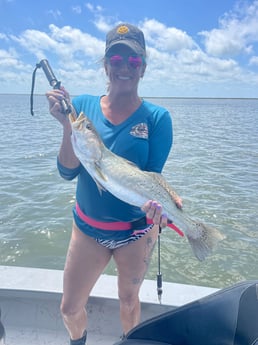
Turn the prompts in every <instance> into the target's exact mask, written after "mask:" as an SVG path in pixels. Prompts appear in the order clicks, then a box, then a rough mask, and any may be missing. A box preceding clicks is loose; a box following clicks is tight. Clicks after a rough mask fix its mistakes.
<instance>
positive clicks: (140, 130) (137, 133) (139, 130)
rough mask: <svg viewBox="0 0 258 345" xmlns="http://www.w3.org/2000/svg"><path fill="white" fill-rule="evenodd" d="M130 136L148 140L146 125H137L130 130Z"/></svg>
mask: <svg viewBox="0 0 258 345" xmlns="http://www.w3.org/2000/svg"><path fill="white" fill-rule="evenodd" d="M130 134H131V135H132V136H133V137H136V138H142V139H148V138H149V130H148V126H147V124H146V123H143V122H141V123H138V124H137V125H135V126H133V127H132V128H131V130H130Z"/></svg>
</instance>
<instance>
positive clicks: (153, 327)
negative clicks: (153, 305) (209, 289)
mask: <svg viewBox="0 0 258 345" xmlns="http://www.w3.org/2000/svg"><path fill="white" fill-rule="evenodd" d="M147 344H149V345H167V344H170V345H258V280H257V281H246V282H242V283H238V284H235V285H233V286H231V287H228V288H225V289H222V290H220V291H218V292H216V293H214V294H212V295H209V296H207V297H204V298H202V299H200V300H197V301H194V302H191V303H188V304H186V305H184V306H181V307H179V308H176V309H173V310H171V311H169V312H166V313H164V314H162V315H159V316H156V317H154V318H152V319H150V320H147V321H145V322H143V323H141V324H140V325H138V326H137V327H135V328H134V329H132V330H131V331H130V332H129V333H128V335H127V337H126V339H124V340H123V341H121V342H120V343H119V345H147Z"/></svg>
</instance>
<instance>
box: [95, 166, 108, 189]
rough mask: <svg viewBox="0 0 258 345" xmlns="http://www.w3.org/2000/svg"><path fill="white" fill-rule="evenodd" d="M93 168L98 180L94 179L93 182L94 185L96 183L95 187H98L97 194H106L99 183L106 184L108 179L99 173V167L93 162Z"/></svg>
mask: <svg viewBox="0 0 258 345" xmlns="http://www.w3.org/2000/svg"><path fill="white" fill-rule="evenodd" d="M94 167H95V171H96V173H97V175H98V179H94V181H95V183H96V185H97V187H98V190H99V192H100V194H101V193H102V191H104V192H106V188H105V187H104V186H103V185H102V184H101V181H103V182H104V181H105V182H107V181H108V178H107V176H105V175H104V174H103V172H102V171H101V168H100V165H99V164H98V162H95V163H94Z"/></svg>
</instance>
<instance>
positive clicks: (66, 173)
mask: <svg viewBox="0 0 258 345" xmlns="http://www.w3.org/2000/svg"><path fill="white" fill-rule="evenodd" d="M57 169H58V171H59V174H60V176H61V177H63V178H64V179H65V180H73V179H74V178H75V177H77V176H78V175H79V173H80V170H81V164H80V165H79V166H78V167H76V168H74V169H69V168H67V167H65V166H63V165H62V164H61V163H60V162H59V159H58V158H57Z"/></svg>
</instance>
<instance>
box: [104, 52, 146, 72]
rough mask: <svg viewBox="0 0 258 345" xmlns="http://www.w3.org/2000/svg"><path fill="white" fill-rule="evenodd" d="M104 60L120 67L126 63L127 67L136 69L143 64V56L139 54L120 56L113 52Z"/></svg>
mask: <svg viewBox="0 0 258 345" xmlns="http://www.w3.org/2000/svg"><path fill="white" fill-rule="evenodd" d="M106 60H107V62H108V63H109V64H110V66H112V67H115V68H119V67H122V65H123V64H124V63H127V66H128V67H131V68H134V69H136V68H139V67H140V66H142V65H143V64H144V58H143V57H142V56H140V55H129V56H122V55H119V54H115V55H111V56H107V57H106Z"/></svg>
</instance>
